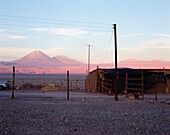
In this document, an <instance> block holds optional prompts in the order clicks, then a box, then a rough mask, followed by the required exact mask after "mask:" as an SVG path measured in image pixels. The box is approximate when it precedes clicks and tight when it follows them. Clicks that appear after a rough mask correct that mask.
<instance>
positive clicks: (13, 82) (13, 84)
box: [11, 66, 15, 99]
mask: <svg viewBox="0 0 170 135" xmlns="http://www.w3.org/2000/svg"><path fill="white" fill-rule="evenodd" d="M12 80H13V81H12V97H11V98H12V99H14V87H15V66H13V79H12Z"/></svg>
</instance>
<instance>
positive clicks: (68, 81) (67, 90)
mask: <svg viewBox="0 0 170 135" xmlns="http://www.w3.org/2000/svg"><path fill="white" fill-rule="evenodd" d="M67 100H69V71H67Z"/></svg>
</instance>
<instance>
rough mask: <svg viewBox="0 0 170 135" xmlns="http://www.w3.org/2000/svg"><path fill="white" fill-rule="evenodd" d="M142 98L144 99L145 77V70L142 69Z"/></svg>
mask: <svg viewBox="0 0 170 135" xmlns="http://www.w3.org/2000/svg"><path fill="white" fill-rule="evenodd" d="M142 99H144V77H143V71H142Z"/></svg>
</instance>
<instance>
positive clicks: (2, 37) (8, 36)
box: [0, 34, 27, 40]
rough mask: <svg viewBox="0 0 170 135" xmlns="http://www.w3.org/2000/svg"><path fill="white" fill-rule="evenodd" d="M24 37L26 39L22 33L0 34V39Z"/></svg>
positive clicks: (19, 38)
mask: <svg viewBox="0 0 170 135" xmlns="http://www.w3.org/2000/svg"><path fill="white" fill-rule="evenodd" d="M24 39H27V37H26V36H22V35H10V34H0V40H24Z"/></svg>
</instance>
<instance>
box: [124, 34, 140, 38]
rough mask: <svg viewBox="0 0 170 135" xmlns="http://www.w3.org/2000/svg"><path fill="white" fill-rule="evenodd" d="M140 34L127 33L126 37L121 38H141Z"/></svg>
mask: <svg viewBox="0 0 170 135" xmlns="http://www.w3.org/2000/svg"><path fill="white" fill-rule="evenodd" d="M141 35H142V34H141V33H129V34H126V35H122V36H121V38H130V37H136V36H141Z"/></svg>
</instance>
